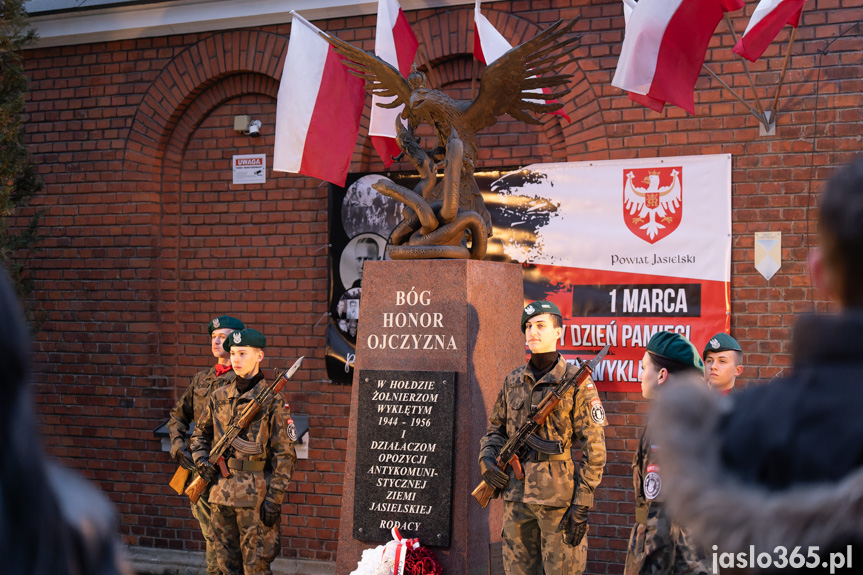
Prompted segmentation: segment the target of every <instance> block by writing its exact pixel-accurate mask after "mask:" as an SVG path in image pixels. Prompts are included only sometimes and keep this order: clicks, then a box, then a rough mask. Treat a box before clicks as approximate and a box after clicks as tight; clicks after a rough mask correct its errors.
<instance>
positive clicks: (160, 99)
mask: <svg viewBox="0 0 863 575" xmlns="http://www.w3.org/2000/svg"><path fill="white" fill-rule="evenodd" d="M286 53H287V39H286V38H285V37H283V36H280V35H277V34H272V33H263V32H250V31H235V32H226V33H222V34H214V35H212V36H209V37H207V38H205V39H204V40H201V41H200V42H198V43H197V44H194V45H192V46H190V47H188V48H187V49H185V50H184V51H182V52H181V53H179V54H178V55H177V56H176V57H174V59H173V60H171V61H170V62H169V63H168V64H167V65H166V66H165V67H164V68H163V69H162V71H161V72H160V74H159V75H158V76H157V77H156V78H155V80H154V81H153V82H152V83H151V84H150V86H149V89H148V90H147V92H146V93H145V94H144V96H143V98H142V99H141V102H140V104H139V105H138V109H137V111H136V113H135V115H134V117H133V119H132V122H131V125H130V127H129V132H128V135H127V139H126V147H125V150H124V157H123V160H124V161H123V176H122V178H121V181H122V182H123V184H122V185H123V186H133V187H134V188H135V190H136V192H137V193H141V194H145V195H147V196H149V197H150V198H151V200H150V202H149V204H148V206H147V207H146V208H144V207H143V206H142V208H140V209H147V210H149V211H150V213H152V214H153V216H154V220H153V224H154V225H153V228H152V235H151V236H150V238H149V239H150V242H151V254H152V257H151V259H150V274H149V275H150V277H151V278H152V280H153V282H154V283H153V284H152V289H153V296H152V299H151V300H150V301H151V305H150V312H151V314H152V317H156V318H159V323H158V325H159V329H158V330H157V332H158V333H159V337H158V338H157V340H156V350H155V357H157V358H159V359H158V364H159V365H158V366H157V371H158V372H159V375H160V376H162V377H166V378H167V380H169V381H174V380H175V379H176V369H177V362H176V361H172V358H171V357H168V356H166V355H165V353H167V352H168V351H169V350H170V346H168V347H165V346H164V345H163V343H165V342H172V341H173V342H176V341H177V339H178V332H177V330H178V326H179V323H178V322H177V321H176V317H175V315H176V313H175V311H172V310H174V309H175V308H176V302H172V301H169V300H171V299H172V296H171V288H170V286H171V285H173V282H175V281H176V278H177V269H178V266H179V264H178V261H177V258H178V246H177V230H176V225H177V221H176V216H175V213H176V212H174V210H175V209H176V207H177V206H178V205H179V201H180V188H181V185H180V167H181V163H182V160H183V154H184V150H185V147H186V146H187V145H188V142H189V141H190V138H191V137H192V134H193V133H194V131H195V129H196V128H197V127H198V126H199V125H200V124H201V122H202V121H204V119H205V118H206V117H207V116H208V114H209V113H211V112H212V110H214V109H215V108H217V107H218V106H220V105H221V104H222V103H223V102H225V101H228V100H230V99H232V98H235V97H237V96H241V95H247V94H255V93H257V94H264V95H266V96H267V97H270V98H272V99H273V100H275V99H276V96H277V95H278V80H279V79H280V77H281V73H282V67H283V62H284V57H285V54H286ZM169 355H170V354H169ZM172 364H173V365H172Z"/></svg>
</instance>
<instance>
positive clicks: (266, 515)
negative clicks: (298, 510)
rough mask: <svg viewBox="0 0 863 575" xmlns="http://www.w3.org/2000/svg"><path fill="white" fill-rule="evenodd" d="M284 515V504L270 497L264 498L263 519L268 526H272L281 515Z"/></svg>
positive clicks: (262, 505) (262, 504)
mask: <svg viewBox="0 0 863 575" xmlns="http://www.w3.org/2000/svg"><path fill="white" fill-rule="evenodd" d="M281 515H282V506H281V505H279V504H278V503H276V502H275V501H270V500H269V499H264V502H263V503H261V521H262V522H263V524H264V525H266V526H267V527H272V526H273V525H275V524H276V521H278V520H279V517H280V516H281Z"/></svg>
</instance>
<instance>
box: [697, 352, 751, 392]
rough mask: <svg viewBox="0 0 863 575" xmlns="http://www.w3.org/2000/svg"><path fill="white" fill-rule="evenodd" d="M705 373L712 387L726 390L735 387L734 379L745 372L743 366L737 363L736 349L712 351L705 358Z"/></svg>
mask: <svg viewBox="0 0 863 575" xmlns="http://www.w3.org/2000/svg"><path fill="white" fill-rule="evenodd" d="M704 373H705V379H706V380H707V383H709V384H710V386H711V387H714V388H716V389H718V390H720V391H725V390H726V389H731V388H732V387H734V380H735V379H737V376H739V375H740V374H741V373H743V366H742V365H737V353H736V352H734V351H711V352H708V353H707V357H706V358H705V359H704Z"/></svg>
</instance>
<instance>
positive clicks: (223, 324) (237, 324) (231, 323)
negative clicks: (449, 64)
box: [207, 315, 246, 335]
mask: <svg viewBox="0 0 863 575" xmlns="http://www.w3.org/2000/svg"><path fill="white" fill-rule="evenodd" d="M245 328H246V326H244V325H243V322H241V321H240V320H238V319H237V318H235V317H231V316H229V315H220V316H219V317H214V318H213V321H211V322H210V323H208V324H207V331H208V332H209V333H210V335H213V332H214V331H216V330H217V329H234V330H237V329H245Z"/></svg>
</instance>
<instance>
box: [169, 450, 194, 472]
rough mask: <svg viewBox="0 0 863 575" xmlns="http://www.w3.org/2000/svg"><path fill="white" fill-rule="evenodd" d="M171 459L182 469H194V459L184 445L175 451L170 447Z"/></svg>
mask: <svg viewBox="0 0 863 575" xmlns="http://www.w3.org/2000/svg"><path fill="white" fill-rule="evenodd" d="M171 459H173V460H174V462H175V463H177V464H178V465H179V466H180V467H182V468H183V469H188V470H189V471H195V461H194V460H193V459H192V454H191V453H189V450H188V449H186V448H185V447H184V448H182V449H178V450H176V451H175V450H174V449H171Z"/></svg>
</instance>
